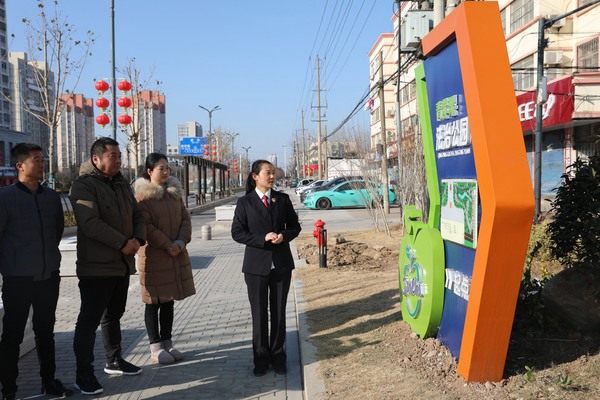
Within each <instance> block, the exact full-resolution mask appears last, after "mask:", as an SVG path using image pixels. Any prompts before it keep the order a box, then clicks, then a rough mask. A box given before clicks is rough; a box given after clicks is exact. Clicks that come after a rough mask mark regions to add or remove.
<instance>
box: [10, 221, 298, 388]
mask: <svg viewBox="0 0 600 400" xmlns="http://www.w3.org/2000/svg"><path fill="white" fill-rule="evenodd" d="M192 223H193V231H194V234H193V236H194V237H193V240H192V242H191V243H190V244H189V245H188V251H189V253H190V256H191V260H192V265H193V268H194V277H195V283H196V291H197V293H196V295H195V296H192V297H189V298H187V299H185V300H183V301H180V302H176V304H175V323H174V327H173V334H174V337H173V341H174V343H175V344H176V347H177V348H178V349H179V350H180V351H182V352H183V353H184V355H185V359H184V360H183V361H181V362H178V363H175V364H172V365H167V366H161V365H159V364H155V363H152V361H151V360H150V351H149V344H148V339H147V336H146V331H145V328H144V305H143V303H142V301H141V298H140V285H139V282H138V276H137V275H135V276H132V277H131V282H130V287H129V297H128V303H127V309H126V313H125V315H124V317H123V318H122V320H121V329H122V333H123V339H122V346H123V356H124V358H126V359H127V360H128V361H130V362H132V363H134V364H136V365H139V366H140V367H142V368H143V372H142V374H141V375H138V376H131V377H130V376H109V375H107V374H105V373H104V371H103V368H104V349H103V345H102V336H101V334H100V331H99V330H98V332H97V336H96V347H95V352H94V353H95V358H96V360H95V363H94V365H95V371H96V376H97V377H98V380H99V382H100V384H101V385H102V386H103V387H104V393H102V394H101V395H98V396H84V395H81V394H79V392H78V391H76V392H75V395H74V396H73V397H72V398H74V399H77V398H101V399H148V398H160V399H165V400H167V399H266V398H269V399H292V400H295V399H298V400H300V399H302V398H303V392H302V377H301V374H302V366H301V363H300V355H299V349H298V340H299V339H298V326H297V318H296V303H295V299H294V291H293V289H292V290H291V291H290V296H289V299H288V305H287V311H288V318H287V326H288V335H287V352H288V374H287V375H277V374H275V372H273V371H272V370H269V372H268V374H267V375H266V376H263V377H259V378H257V377H255V376H254V375H253V373H252V368H253V365H252V343H251V337H252V335H251V329H252V324H251V318H250V307H249V304H248V300H247V296H246V286H245V284H244V280H243V275H242V272H241V264H242V258H243V251H244V247H243V246H242V245H240V244H238V243H235V242H234V241H233V240H232V239H231V236H230V234H229V231H228V230H227V229H216V230H215V229H213V231H212V240H202V239H201V225H200V220H199V219H197V218H195V217H194V216H192ZM63 241H64V242H65V244H67V242H69V241H70V242H71V243H70V246H65V247H64V248H65V249H67V250H63V264H62V268H61V271H62V275H63V277H62V282H61V294H60V300H59V303H58V309H57V312H56V318H57V321H56V326H55V338H56V357H57V372H56V377H57V378H58V379H61V380H62V381H63V383H65V385H66V386H67V387H71V388H72V387H73V383H74V380H75V356H74V354H73V332H74V328H75V321H76V319H77V314H78V312H79V289H78V287H77V284H78V279H77V277H76V276H74V272H75V268H74V259H75V256H74V246H73V245H72V242H73V239H72V238H71V239H68V238H66V239H64V240H63ZM19 369H20V375H19V380H18V385H19V392H18V393H17V396H18V398H19V399H24V398H27V399H31V398H50V396H43V395H40V389H41V382H40V378H39V375H38V369H39V367H38V362H37V357H36V353H35V351H31V352H29V353H28V354H26V355H24V356H23V357H22V358H21V359H20V362H19Z"/></svg>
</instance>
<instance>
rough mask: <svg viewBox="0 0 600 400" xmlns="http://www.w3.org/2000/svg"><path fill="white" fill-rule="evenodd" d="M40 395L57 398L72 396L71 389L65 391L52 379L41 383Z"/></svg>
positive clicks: (59, 382) (57, 381)
mask: <svg viewBox="0 0 600 400" xmlns="http://www.w3.org/2000/svg"><path fill="white" fill-rule="evenodd" d="M42 394H51V395H53V396H58V397H69V396H72V395H73V391H72V390H71V389H67V388H66V387H65V386H64V385H63V384H62V382H61V381H60V380H58V379H53V380H51V381H48V382H43V383H42Z"/></svg>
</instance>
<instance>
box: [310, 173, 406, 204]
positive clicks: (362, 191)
mask: <svg viewBox="0 0 600 400" xmlns="http://www.w3.org/2000/svg"><path fill="white" fill-rule="evenodd" d="M378 186H379V187H378V189H377V197H376V198H374V197H373V195H372V192H373V189H371V190H369V183H368V182H365V181H364V180H352V181H348V182H342V183H339V184H337V185H336V186H335V187H333V188H332V189H330V190H320V191H317V192H313V193H309V194H307V195H306V197H305V199H304V202H303V203H304V206H305V207H306V208H317V209H320V210H327V209H330V208H340V207H367V206H372V205H374V203H375V202H376V201H377V202H381V201H383V193H382V191H383V188H382V186H381V185H378ZM389 200H390V204H394V203H396V194H395V193H394V192H393V191H391V190H389Z"/></svg>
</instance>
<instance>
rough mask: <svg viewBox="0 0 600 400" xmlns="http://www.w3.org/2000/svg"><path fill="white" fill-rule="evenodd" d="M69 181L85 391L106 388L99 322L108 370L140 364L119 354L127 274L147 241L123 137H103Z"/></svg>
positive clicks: (78, 348)
mask: <svg viewBox="0 0 600 400" xmlns="http://www.w3.org/2000/svg"><path fill="white" fill-rule="evenodd" d="M91 156H92V157H91V164H90V163H84V164H83V165H82V166H81V169H80V171H79V177H78V178H77V179H76V180H75V181H74V182H73V186H71V193H70V197H71V203H72V204H73V211H74V212H75V219H76V220H77V276H78V277H79V292H80V294H81V309H80V311H79V316H78V317H77V324H76V326H75V337H74V339H73V350H74V351H75V358H76V360H77V372H76V379H75V387H76V388H77V389H79V390H81V393H82V394H99V393H102V391H103V389H102V386H101V385H100V383H99V382H98V380H97V379H96V376H95V375H94V365H93V363H94V342H95V338H96V329H98V325H101V326H102V338H103V340H104V349H105V352H106V366H105V368H104V372H106V373H107V374H111V375H137V374H139V373H140V372H142V370H141V368H139V367H137V366H135V365H133V364H130V363H129V362H127V361H125V360H124V359H123V357H122V354H121V350H122V349H121V323H120V320H121V317H122V316H123V313H124V312H125V305H126V303H127V290H128V288H129V277H130V275H131V274H134V273H135V259H134V256H135V253H136V252H137V251H138V249H139V248H140V246H143V245H144V243H145V242H146V224H145V223H144V215H143V214H142V212H141V211H140V209H139V208H138V206H137V202H136V201H135V198H134V197H133V192H132V190H131V187H130V186H129V183H128V182H127V181H126V180H125V179H124V178H123V176H122V175H121V172H120V169H121V151H120V150H119V143H118V142H116V141H115V140H113V139H111V138H107V137H104V138H100V139H98V140H96V141H95V142H94V144H93V145H92V149H91Z"/></svg>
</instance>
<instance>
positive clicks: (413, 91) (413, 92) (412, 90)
mask: <svg viewBox="0 0 600 400" xmlns="http://www.w3.org/2000/svg"><path fill="white" fill-rule="evenodd" d="M415 97H417V85H416V84H415V81H414V80H413V81H411V82H409V83H407V84H406V85H404V87H403V88H402V89H400V103H401V104H405V103H408V102H409V101H411V100H412V99H414V98H415Z"/></svg>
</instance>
